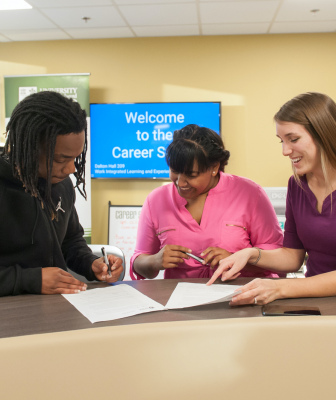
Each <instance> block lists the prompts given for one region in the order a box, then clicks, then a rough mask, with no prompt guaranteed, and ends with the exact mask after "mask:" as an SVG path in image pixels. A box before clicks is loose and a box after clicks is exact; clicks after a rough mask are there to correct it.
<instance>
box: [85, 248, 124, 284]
mask: <svg viewBox="0 0 336 400" xmlns="http://www.w3.org/2000/svg"><path fill="white" fill-rule="evenodd" d="M107 259H108V262H109V264H110V266H111V275H109V273H108V266H107V265H106V263H105V261H104V257H100V258H98V259H97V260H94V262H93V263H92V271H93V273H94V274H95V275H96V278H97V279H98V280H99V281H105V282H108V283H113V282H117V280H118V279H119V276H120V274H121V273H122V271H123V265H122V259H121V258H120V257H116V256H114V255H112V254H107Z"/></svg>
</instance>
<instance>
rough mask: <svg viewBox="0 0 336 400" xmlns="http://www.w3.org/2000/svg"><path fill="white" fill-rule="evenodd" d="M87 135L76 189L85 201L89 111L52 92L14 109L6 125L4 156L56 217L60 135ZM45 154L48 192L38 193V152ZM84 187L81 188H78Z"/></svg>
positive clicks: (79, 159)
mask: <svg viewBox="0 0 336 400" xmlns="http://www.w3.org/2000/svg"><path fill="white" fill-rule="evenodd" d="M82 131H84V132H85V143H84V148H83V152H82V153H81V154H80V155H79V156H78V157H77V158H76V160H75V167H76V172H75V174H74V175H75V177H76V186H75V187H76V188H77V189H78V190H79V192H80V193H81V194H82V196H83V197H84V198H86V191H85V159H86V150H87V122H86V112H85V110H83V109H82V108H81V107H80V105H79V104H78V103H77V102H76V101H74V100H73V99H71V98H67V97H65V96H63V95H62V94H60V93H57V92H53V91H42V92H39V93H34V94H31V95H30V96H28V97H26V98H25V99H23V100H22V101H21V102H20V103H18V104H17V106H16V107H15V108H14V110H13V112H12V115H11V117H10V120H9V122H8V124H7V128H6V133H7V140H6V144H5V148H4V154H5V156H6V158H8V160H9V163H10V164H11V167H12V172H13V175H14V176H15V177H16V178H18V179H19V180H20V181H21V182H22V184H23V186H24V187H25V190H26V191H27V192H29V193H30V194H31V195H32V196H34V197H37V198H38V199H39V200H40V201H41V203H42V206H44V205H45V206H46V209H47V210H48V212H49V213H50V215H51V217H52V219H54V218H57V213H56V208H55V205H54V204H53V201H52V199H51V171H52V166H53V160H54V152H55V145H56V139H57V136H58V135H67V134H69V133H76V134H77V133H81V132H82ZM42 146H44V147H45V151H46V164H47V165H46V167H47V179H46V187H45V193H44V195H43V196H42V194H41V191H40V190H39V185H38V181H39V175H38V171H39V152H40V149H41V147H42ZM80 185H82V188H80V187H79V186H80Z"/></svg>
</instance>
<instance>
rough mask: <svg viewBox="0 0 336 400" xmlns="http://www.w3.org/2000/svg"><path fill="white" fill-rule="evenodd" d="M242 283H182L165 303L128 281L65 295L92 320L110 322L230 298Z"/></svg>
mask: <svg viewBox="0 0 336 400" xmlns="http://www.w3.org/2000/svg"><path fill="white" fill-rule="evenodd" d="M240 287H241V286H235V285H211V286H206V285H205V284H203V283H187V282H180V283H178V284H177V286H176V288H175V290H174V292H173V293H172V295H171V296H170V298H169V300H168V303H167V304H166V306H163V305H162V304H160V303H158V302H156V301H154V300H152V299H151V298H149V297H148V296H146V295H144V294H142V293H141V292H139V291H138V290H136V289H134V288H133V287H131V286H129V285H127V284H120V285H116V286H111V287H106V288H101V289H91V290H87V291H85V292H80V293H77V294H63V296H64V298H66V299H67V300H68V301H69V302H70V303H71V304H72V305H73V306H74V307H75V308H77V310H78V311H79V312H81V313H82V314H83V315H84V316H85V317H86V318H87V319H88V320H89V321H90V322H92V323H94V322H99V321H110V320H114V319H119V318H125V317H130V316H131V315H136V314H143V313H147V312H152V311H163V310H169V309H176V308H185V307H194V306H199V305H202V304H210V303H219V302H224V301H228V300H231V298H232V297H233V296H234V295H236V294H238V292H235V290H236V289H239V288H240Z"/></svg>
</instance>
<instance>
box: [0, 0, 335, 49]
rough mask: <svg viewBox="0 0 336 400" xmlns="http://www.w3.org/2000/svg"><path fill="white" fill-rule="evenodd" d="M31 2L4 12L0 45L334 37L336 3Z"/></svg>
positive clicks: (252, 0)
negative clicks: (177, 38) (294, 35)
mask: <svg viewBox="0 0 336 400" xmlns="http://www.w3.org/2000/svg"><path fill="white" fill-rule="evenodd" d="M27 2H28V3H29V4H30V5H32V6H33V8H32V9H30V10H17V11H0V42H11V41H27V40H67V39H98V38H133V37H149V36H152V37H153V36H156V37H158V36H206V35H241V34H247V35H248V34H274V33H277V34H281V33H308V32H311V33H312V32H336V0H27ZM312 10H319V11H317V12H312ZM84 17H87V18H90V19H88V20H87V21H85V20H84V19H83V18H84Z"/></svg>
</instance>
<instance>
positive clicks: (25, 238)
mask: <svg viewBox="0 0 336 400" xmlns="http://www.w3.org/2000/svg"><path fill="white" fill-rule="evenodd" d="M41 185H43V181H41ZM42 189H43V188H42ZM52 199H53V201H54V203H55V204H58V203H59V201H61V203H60V205H61V208H62V209H63V210H64V211H65V212H63V211H62V210H58V221H56V220H53V221H52V220H51V218H50V216H49V215H48V213H47V212H46V210H45V209H44V208H42V206H41V202H40V201H39V200H38V199H37V198H35V197H32V196H31V195H30V194H29V193H27V192H25V190H24V188H23V185H22V183H21V182H20V181H19V180H18V179H15V178H14V177H13V174H12V172H11V167H10V165H9V163H8V162H7V161H6V160H5V159H4V158H3V157H1V156H0V296H6V295H16V294H22V293H41V286H42V272H41V271H42V270H41V269H42V268H45V267H58V268H62V269H64V270H65V271H66V270H67V266H68V267H69V268H71V269H72V270H73V271H75V272H77V273H79V274H80V275H83V276H85V277H86V278H87V279H88V280H94V279H95V276H94V274H93V272H92V268H91V265H92V262H93V261H94V260H95V259H96V258H97V257H96V256H95V255H93V254H92V252H91V250H90V248H89V247H88V246H87V245H86V241H85V239H84V238H83V233H84V232H83V228H82V226H81V225H80V223H79V220H78V215H77V212H76V209H75V205H74V204H75V190H74V188H73V184H72V181H71V179H70V178H67V179H65V180H64V181H62V182H60V183H57V184H55V185H53V186H52Z"/></svg>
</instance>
